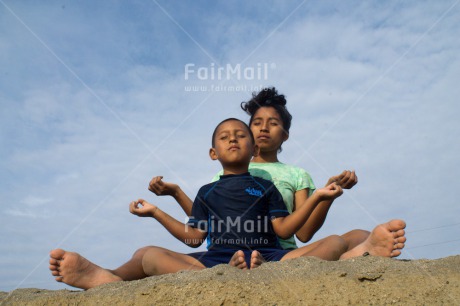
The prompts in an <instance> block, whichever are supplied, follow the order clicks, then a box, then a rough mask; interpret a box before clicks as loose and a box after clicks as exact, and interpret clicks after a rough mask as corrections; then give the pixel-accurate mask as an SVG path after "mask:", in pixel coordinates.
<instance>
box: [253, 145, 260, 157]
mask: <svg viewBox="0 0 460 306" xmlns="http://www.w3.org/2000/svg"><path fill="white" fill-rule="evenodd" d="M259 153H260V148H259V146H258V145H255V146H254V153H252V156H254V157H257V156H259Z"/></svg>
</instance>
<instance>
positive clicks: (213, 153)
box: [209, 148, 219, 160]
mask: <svg viewBox="0 0 460 306" xmlns="http://www.w3.org/2000/svg"><path fill="white" fill-rule="evenodd" d="M209 157H211V159H212V160H217V158H218V157H219V156H217V152H216V149H214V148H211V149H209Z"/></svg>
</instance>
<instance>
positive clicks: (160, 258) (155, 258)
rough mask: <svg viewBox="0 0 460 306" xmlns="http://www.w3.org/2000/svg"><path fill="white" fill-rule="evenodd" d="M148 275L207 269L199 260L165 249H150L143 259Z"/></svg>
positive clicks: (145, 271) (143, 265) (144, 268)
mask: <svg viewBox="0 0 460 306" xmlns="http://www.w3.org/2000/svg"><path fill="white" fill-rule="evenodd" d="M142 267H143V271H144V273H145V274H146V275H148V276H152V275H161V274H168V273H175V272H179V271H182V270H203V269H205V268H206V267H205V266H204V265H203V264H202V263H201V262H199V261H198V260H197V259H195V258H193V257H191V256H188V255H185V254H181V253H176V252H173V251H170V250H168V249H164V248H159V247H156V248H149V249H148V250H147V251H146V252H145V253H144V256H143V258H142Z"/></svg>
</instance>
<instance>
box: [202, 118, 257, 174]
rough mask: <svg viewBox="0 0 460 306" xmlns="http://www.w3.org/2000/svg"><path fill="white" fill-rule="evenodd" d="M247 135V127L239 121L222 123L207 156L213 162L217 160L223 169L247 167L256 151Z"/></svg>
mask: <svg viewBox="0 0 460 306" xmlns="http://www.w3.org/2000/svg"><path fill="white" fill-rule="evenodd" d="M249 133H250V132H249V130H248V129H247V127H246V126H245V125H244V124H243V123H241V122H239V121H236V120H230V121H226V122H224V123H222V124H221V125H220V126H219V127H218V128H217V130H216V134H215V137H214V148H211V150H210V151H209V156H210V157H211V159H213V160H216V159H217V160H219V161H220V163H221V164H222V166H223V167H224V168H225V167H226V166H227V165H228V166H243V165H244V164H247V165H249V162H250V160H251V158H252V156H253V155H255V151H256V147H255V144H254V143H253V141H252V138H251V135H250V134H249ZM247 165H246V166H247Z"/></svg>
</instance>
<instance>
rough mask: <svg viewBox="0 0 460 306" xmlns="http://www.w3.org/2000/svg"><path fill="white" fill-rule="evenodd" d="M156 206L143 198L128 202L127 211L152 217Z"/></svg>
mask: <svg viewBox="0 0 460 306" xmlns="http://www.w3.org/2000/svg"><path fill="white" fill-rule="evenodd" d="M157 208H158V207H157V206H155V205H152V204H150V203H149V202H147V201H146V200H143V199H139V200H137V201H132V202H131V203H129V212H130V213H132V214H133V215H136V216H139V217H153V216H154V214H155V211H156V210H157Z"/></svg>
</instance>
